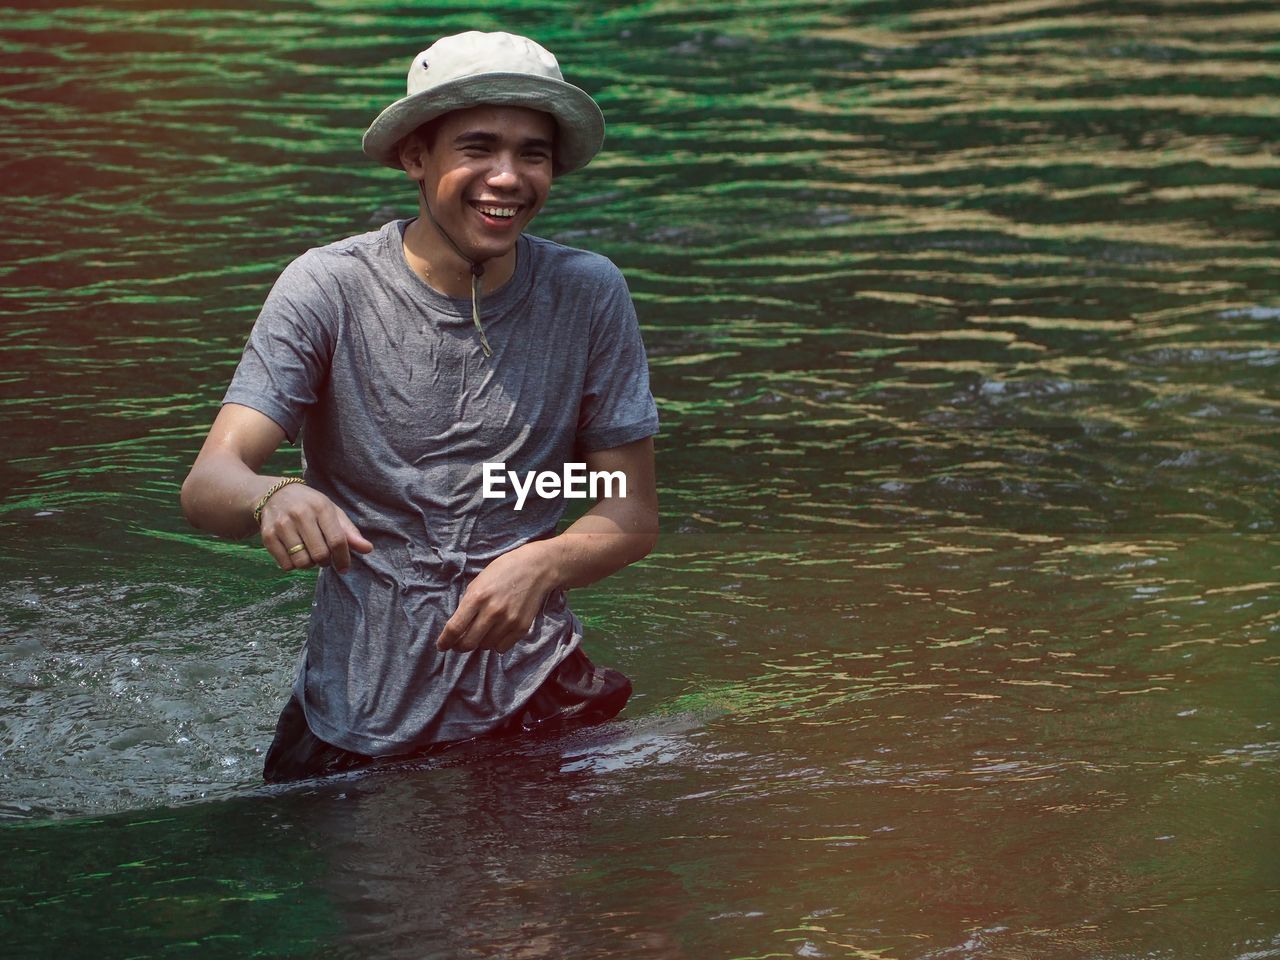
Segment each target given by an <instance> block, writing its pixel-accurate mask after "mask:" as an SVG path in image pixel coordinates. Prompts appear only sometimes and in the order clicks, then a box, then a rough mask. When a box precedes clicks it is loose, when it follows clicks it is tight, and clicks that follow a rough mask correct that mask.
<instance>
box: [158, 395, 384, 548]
mask: <svg viewBox="0 0 1280 960" xmlns="http://www.w3.org/2000/svg"><path fill="white" fill-rule="evenodd" d="M284 440H285V434H284V430H282V429H281V428H280V426H279V424H277V423H276V422H275V421H273V420H272V419H271V418H269V417H267V416H266V415H265V414H262V413H259V412H258V411H257V410H254V409H253V408H251V407H246V406H242V405H240V404H237V403H228V404H225V405H224V406H223V407H222V409H221V410H220V411H219V412H218V416H217V418H216V419H215V420H214V421H213V426H212V427H211V428H210V429H209V435H208V436H207V437H205V441H204V446H203V447H201V448H200V455H199V456H197V457H196V462H195V464H194V465H193V466H192V467H191V472H190V473H189V474H188V475H187V479H186V482H184V483H183V484H182V512H183V513H185V514H186V517H187V519H188V520H190V521H191V523H192V525H193V526H196V527H199V528H200V529H201V530H208V531H210V532H211V533H216V534H219V535H221V536H224V537H237V538H239V537H247V536H249V535H250V534H252V533H253V532H254V531H255V530H258V529H259V528H260V529H261V532H262V543H263V546H265V547H266V548H267V552H268V553H270V554H271V556H272V558H273V559H274V560H275V562H276V563H278V564H279V565H280V569H281V570H302V569H305V568H306V567H310V566H314V565H317V564H318V565H320V566H325V565H332V566H333V568H334V569H335V570H337V571H338V572H339V573H342V572H345V571H346V570H347V569H348V568H349V567H350V566H351V551H352V550H355V551H356V552H357V553H369V552H370V551H372V550H373V544H371V543H370V542H369V541H368V540H366V539H365V538H364V537H363V536H362V535H361V533H360V531H359V530H357V529H356V526H355V524H353V523H352V522H351V521H350V519H348V518H347V515H346V514H345V513H343V512H342V511H341V510H340V509H338V507H337V505H336V504H334V502H333V501H332V500H330V499H329V498H328V497H326V496H325V495H324V494H323V493H320V492H319V491H318V490H312V489H311V488H310V487H307V486H304V485H303V484H301V483H291V484H289V485H288V486H286V487H282V488H281V489H279V490H277V491H276V492H275V493H274V494H273V495H272V496H271V499H269V500H268V501H267V502H266V505H265V506H264V507H263V508H262V515H261V517H260V521H261V523H260V524H255V523H254V521H253V507H254V505H255V504H257V502H258V501H259V500H260V499H261V498H262V495H263V494H264V493H266V492H267V491H268V490H269V489H270V488H271V484H272V483H274V482H275V480H276V479H277V478H274V477H264V476H261V475H259V473H258V471H259V470H261V469H262V465H263V464H264V463H266V461H267V458H268V457H270V456H271V454H272V453H274V452H275V450H276V448H277V447H279V446H280V444H281V443H283V442H284ZM299 545H301V547H302V549H300V550H298V549H295V548H296V547H298V546H299ZM291 550H292V552H290V551H291Z"/></svg>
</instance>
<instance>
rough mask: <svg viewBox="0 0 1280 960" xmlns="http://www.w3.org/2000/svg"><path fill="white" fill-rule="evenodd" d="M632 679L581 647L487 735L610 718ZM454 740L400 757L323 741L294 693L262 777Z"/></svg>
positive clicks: (296, 776) (315, 773) (328, 768)
mask: <svg viewBox="0 0 1280 960" xmlns="http://www.w3.org/2000/svg"><path fill="white" fill-rule="evenodd" d="M630 696H631V681H630V680H628V679H627V678H626V676H624V675H623V674H622V673H619V672H618V671H617V670H612V669H610V668H608V667H598V666H596V665H595V664H593V663H592V662H591V661H590V660H589V659H588V658H587V656H586V654H584V653H583V652H582V651H581V650H580V649H579V650H575V651H573V653H571V654H570V655H569V656H568V657H567V658H566V659H565V660H564V661H562V662H561V664H560V665H559V666H558V667H557V668H556V670H555V672H554V673H552V674H551V676H550V677H548V678H547V680H546V681H545V682H544V683H543V684H542V686H540V687H539V688H538V689H537V691H536V692H535V693H534V695H533V696H532V697H531V698H530V699H529V701H528V703H526V704H524V705H523V707H522V708H521V709H520V710H519V712H518V713H516V714H514V715H513V716H511V717H510V718H508V720H507V721H506V723H504V724H503V725H502V726H501V727H499V728H497V729H495V730H494V731H492V732H491V734H490V735H491V736H512V735H516V734H526V735H528V734H535V733H546V732H552V731H555V730H560V729H563V728H565V727H567V726H576V725H583V724H591V723H603V722H604V721H606V720H611V719H613V718H614V717H615V716H617V715H618V713H619V712H620V711H621V710H622V708H623V707H624V706H626V703H627V699H628V698H629V697H630ZM451 746H456V744H454V743H435V744H431V745H429V746H427V747H424V748H422V749H420V750H417V751H414V752H413V753H410V754H407V755H404V756H398V757H371V756H367V755H365V754H360V753H355V752H352V751H350V750H343V749H342V748H341V747H335V746H334V745H333V744H330V743H326V742H325V741H323V740H321V739H320V738H319V737H317V736H316V735H315V734H314V733H312V732H311V729H310V728H309V727H308V726H307V720H306V717H305V715H304V713H303V710H302V705H301V704H300V703H299V702H298V698H297V697H296V696H291V697H290V698H289V702H288V703H287V704H286V705H285V708H284V710H283V711H281V713H280V719H279V721H278V722H277V724H276V733H275V739H274V740H273V741H272V743H271V747H270V749H269V750H268V751H267V759H266V763H265V765H264V767H263V771H262V778H263V779H264V780H265V781H266V782H267V783H286V782H289V781H291V780H305V779H308V778H311V777H321V776H328V775H330V774H335V773H343V772H345V771H348V770H356V769H360V768H362V767H367V766H370V765H371V764H375V763H377V764H388V763H394V762H397V761H403V760H407V759H412V758H416V757H424V756H428V755H430V754H432V753H436V752H439V751H440V750H444V749H446V748H448V747H451Z"/></svg>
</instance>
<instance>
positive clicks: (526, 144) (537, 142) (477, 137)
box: [453, 130, 552, 150]
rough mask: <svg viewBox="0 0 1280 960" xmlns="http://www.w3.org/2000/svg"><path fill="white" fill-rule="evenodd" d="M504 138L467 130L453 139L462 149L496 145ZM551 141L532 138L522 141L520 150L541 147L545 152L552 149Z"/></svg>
mask: <svg viewBox="0 0 1280 960" xmlns="http://www.w3.org/2000/svg"><path fill="white" fill-rule="evenodd" d="M501 139H502V138H501V137H500V136H499V135H498V134H496V133H494V132H492V131H491V130H466V131H464V132H463V133H460V134H458V135H457V136H456V137H454V138H453V143H454V146H458V147H462V146H466V145H467V144H468V143H483V144H489V145H492V144H495V143H497V142H498V141H499V140H501ZM551 146H552V144H551V141H550V140H547V139H544V138H543V137H530V138H529V139H527V140H522V141H520V148H521V149H522V150H527V149H529V148H530V147H541V148H542V149H544V150H550V149H551Z"/></svg>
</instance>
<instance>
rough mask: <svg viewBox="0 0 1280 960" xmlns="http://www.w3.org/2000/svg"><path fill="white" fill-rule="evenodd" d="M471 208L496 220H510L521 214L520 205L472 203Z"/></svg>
mask: <svg viewBox="0 0 1280 960" xmlns="http://www.w3.org/2000/svg"><path fill="white" fill-rule="evenodd" d="M471 206H472V207H474V208H475V209H476V210H478V211H479V212H480V213H482V214H484V215H485V216H486V217H490V218H492V219H494V220H510V219H512V218H514V217H515V215H516V214H517V213H519V212H520V205H519V204H516V205H505V204H497V203H476V202H475V201H472V203H471Z"/></svg>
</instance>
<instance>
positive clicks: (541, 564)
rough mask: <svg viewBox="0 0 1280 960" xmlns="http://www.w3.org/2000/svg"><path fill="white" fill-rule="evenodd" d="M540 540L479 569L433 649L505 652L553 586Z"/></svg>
mask: <svg viewBox="0 0 1280 960" xmlns="http://www.w3.org/2000/svg"><path fill="white" fill-rule="evenodd" d="M542 545H543V542H542V541H538V542H534V543H526V544H525V545H524V546H521V547H516V549H514V550H512V551H511V552H510V553H504V554H503V555H502V556H500V557H498V558H497V559H496V560H494V561H493V562H492V563H490V564H489V566H487V567H485V568H484V569H483V570H481V571H480V573H479V575H478V576H477V577H476V578H475V579H474V580H472V581H471V583H470V584H469V585H468V586H467V589H466V590H465V591H464V592H463V594H462V602H461V603H459V604H458V609H457V611H456V612H455V613H454V615H453V616H452V617H450V618H449V622H448V623H446V624H445V625H444V630H442V631H441V632H440V637H439V638H438V639H437V640H436V649H438V650H458V651H461V652H464V653H465V652H469V651H471V650H496V651H498V652H499V653H506V652H507V651H508V650H510V649H511V648H512V647H513V646H515V644H516V641H518V640H520V639H521V638H523V637H524V636H525V635H526V634H527V633H528V632H529V628H530V627H531V626H533V621H534V618H535V617H537V615H538V612H539V611H540V610H541V609H542V605H543V604H544V603H545V602H546V598H547V593H548V592H549V591H550V590H551V588H552V587H553V586H554V585H555V582H554V576H553V574H552V571H551V569H550V564H549V562H548V560H549V557H548V556H547V554H546V553H544V550H543V546H542Z"/></svg>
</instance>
